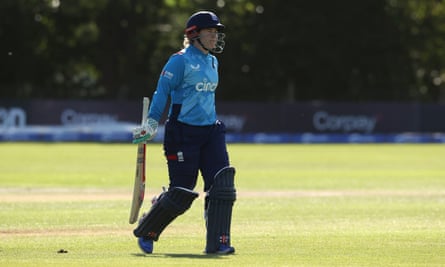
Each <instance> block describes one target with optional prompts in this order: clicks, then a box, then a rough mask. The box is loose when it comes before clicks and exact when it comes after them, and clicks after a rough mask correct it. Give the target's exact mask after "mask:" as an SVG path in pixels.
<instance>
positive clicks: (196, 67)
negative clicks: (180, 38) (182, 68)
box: [190, 64, 201, 71]
mask: <svg viewBox="0 0 445 267" xmlns="http://www.w3.org/2000/svg"><path fill="white" fill-rule="evenodd" d="M190 68H192V70H194V71H198V70H199V69H200V68H201V66H200V65H199V64H196V65H195V66H193V64H190Z"/></svg>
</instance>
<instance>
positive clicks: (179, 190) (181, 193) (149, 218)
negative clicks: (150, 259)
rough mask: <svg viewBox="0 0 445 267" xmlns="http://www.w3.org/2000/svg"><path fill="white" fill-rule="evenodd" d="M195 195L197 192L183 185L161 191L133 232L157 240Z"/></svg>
mask: <svg viewBox="0 0 445 267" xmlns="http://www.w3.org/2000/svg"><path fill="white" fill-rule="evenodd" d="M197 197H198V193H196V192H194V191H192V190H189V189H187V188H183V187H173V188H171V189H169V190H168V191H167V192H164V193H162V194H161V195H160V196H159V198H158V200H157V201H156V203H155V204H154V205H153V206H152V207H151V209H150V211H149V213H148V214H147V215H146V216H145V217H143V218H142V221H141V222H140V224H139V225H138V227H137V228H136V229H134V231H133V234H134V235H135V236H137V237H146V238H149V239H152V240H154V241H157V240H158V239H159V235H160V234H161V233H162V231H163V230H164V229H165V228H166V227H167V225H169V224H170V223H171V222H172V221H173V220H174V219H175V218H176V217H178V216H179V215H181V214H183V213H184V212H185V211H186V210H188V209H189V208H190V206H191V205H192V203H193V201H194V200H195V199H196V198H197Z"/></svg>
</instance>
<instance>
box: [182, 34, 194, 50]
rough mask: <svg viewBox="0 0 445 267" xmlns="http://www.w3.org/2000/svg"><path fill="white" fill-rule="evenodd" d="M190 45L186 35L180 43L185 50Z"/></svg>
mask: <svg viewBox="0 0 445 267" xmlns="http://www.w3.org/2000/svg"><path fill="white" fill-rule="evenodd" d="M191 43H192V41H190V39H189V38H187V36H186V35H184V41H183V42H182V46H184V48H187V47H189V46H190V44H191Z"/></svg>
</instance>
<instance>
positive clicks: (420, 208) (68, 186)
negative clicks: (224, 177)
mask: <svg viewBox="0 0 445 267" xmlns="http://www.w3.org/2000/svg"><path fill="white" fill-rule="evenodd" d="M147 151H148V165H147V169H148V172H147V176H148V178H147V179H148V182H147V197H146V199H149V198H151V196H153V195H154V194H157V193H159V192H160V190H161V186H163V185H167V182H168V179H167V170H166V163H165V161H164V159H163V156H162V146H161V145H160V144H151V145H149V146H148V148H147ZM229 152H230V155H231V161H232V165H233V166H235V167H236V168H237V175H236V184H237V191H238V199H237V201H236V203H235V206H234V214H233V225H232V243H233V245H234V246H235V247H236V254H235V255H230V256H208V255H205V254H203V253H202V251H203V249H204V245H205V226H204V219H203V198H202V195H203V194H202V183H201V181H200V183H199V184H198V186H197V188H196V191H198V192H200V198H198V199H197V200H196V201H195V203H194V204H193V206H192V208H191V209H190V210H189V211H188V212H187V213H185V214H184V215H182V216H181V217H179V218H178V219H177V220H176V221H174V222H173V224H171V225H170V226H169V227H168V228H167V229H166V230H165V232H164V233H163V235H162V236H161V239H160V240H159V242H157V243H155V251H154V254H152V255H144V254H142V253H141V252H140V251H139V248H138V247H137V244H136V239H135V238H134V237H133V236H132V230H133V228H134V225H130V224H128V216H129V209H130V200H131V192H132V184H133V179H134V178H133V176H134V172H135V160H136V146H135V145H130V144H128V145H124V144H77V143H74V144H71V143H58V144H50V143H39V144H36V143H0V266H83V267H88V266H107V267H114V266H206V267H208V266H445V145H441V144H425V145H420V144H419V145H415V144H412V145H407V144H403V145H402V144H382V145H355V144H347V145H241V144H240V145H238V144H236V145H235V144H232V145H229ZM148 203H149V201H146V203H145V205H144V207H143V208H144V209H148ZM61 249H63V250H65V251H67V253H58V251H59V250H61Z"/></svg>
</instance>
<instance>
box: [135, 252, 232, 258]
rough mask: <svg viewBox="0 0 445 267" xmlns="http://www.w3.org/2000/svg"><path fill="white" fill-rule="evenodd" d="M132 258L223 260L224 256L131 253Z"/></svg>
mask: <svg viewBox="0 0 445 267" xmlns="http://www.w3.org/2000/svg"><path fill="white" fill-rule="evenodd" d="M133 256H136V257H155V258H161V257H166V258H187V259H217V258H224V256H226V255H220V254H190V253H153V254H144V253H133Z"/></svg>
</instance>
